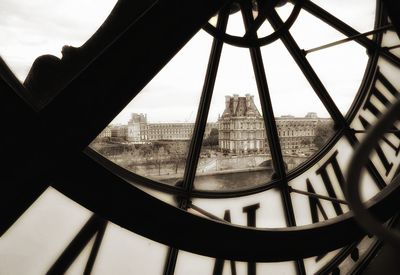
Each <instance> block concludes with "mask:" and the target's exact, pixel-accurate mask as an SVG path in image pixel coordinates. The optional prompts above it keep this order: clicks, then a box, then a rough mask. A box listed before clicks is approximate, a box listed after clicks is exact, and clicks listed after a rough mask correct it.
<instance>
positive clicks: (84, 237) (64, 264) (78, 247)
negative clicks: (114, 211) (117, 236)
mask: <svg viewBox="0 0 400 275" xmlns="http://www.w3.org/2000/svg"><path fill="white" fill-rule="evenodd" d="M106 227H107V221H105V220H103V219H101V218H100V217H98V216H96V215H93V216H92V217H91V218H90V219H89V220H88V221H87V222H86V224H85V225H84V226H83V227H82V229H81V231H79V233H78V234H77V235H76V236H75V238H74V239H73V240H72V241H71V243H70V244H69V245H68V246H67V247H66V248H65V250H64V252H63V253H62V254H61V256H60V257H58V259H57V260H56V262H55V263H54V264H53V266H52V267H51V268H50V269H49V271H48V272H47V273H46V274H48V275H49V274H64V273H65V272H66V271H67V270H68V268H69V267H70V266H71V265H72V263H73V262H74V261H75V260H76V258H77V257H78V256H79V254H80V253H81V252H82V250H83V249H84V248H85V247H86V246H87V245H88V243H89V242H90V240H91V239H92V238H93V237H94V236H95V235H96V238H95V241H94V244H93V246H92V249H91V252H90V255H89V258H88V260H87V263H86V266H85V270H84V273H83V274H85V275H86V274H90V273H91V271H92V268H93V265H94V262H95V260H96V257H97V253H98V251H99V248H100V245H101V242H102V240H103V236H104V232H105V230H106Z"/></svg>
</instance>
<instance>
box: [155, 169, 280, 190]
mask: <svg viewBox="0 0 400 275" xmlns="http://www.w3.org/2000/svg"><path fill="white" fill-rule="evenodd" d="M272 172H273V171H272V170H271V169H264V170H257V171H245V172H242V171H241V172H231V173H221V174H211V175H201V176H196V178H195V180H194V188H195V189H198V190H207V191H211V190H213V191H231V190H237V189H243V188H250V187H256V186H258V185H261V184H264V183H266V182H268V181H270V179H271V176H272ZM161 181H163V182H166V183H169V184H173V183H175V182H176V181H177V179H164V180H161Z"/></svg>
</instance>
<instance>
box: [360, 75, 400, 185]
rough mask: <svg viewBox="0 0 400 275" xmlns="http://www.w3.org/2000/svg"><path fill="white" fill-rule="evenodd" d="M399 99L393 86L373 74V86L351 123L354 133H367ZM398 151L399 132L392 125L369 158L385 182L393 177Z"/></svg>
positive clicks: (386, 79)
mask: <svg viewBox="0 0 400 275" xmlns="http://www.w3.org/2000/svg"><path fill="white" fill-rule="evenodd" d="M399 97H400V92H399V91H398V89H396V88H395V85H394V84H393V83H391V81H389V79H388V78H387V77H386V76H385V75H384V74H383V73H382V72H381V71H379V70H377V72H376V73H375V78H374V81H373V85H372V87H371V89H370V91H369V94H368V96H367V97H366V100H365V102H364V103H363V105H362V108H361V109H360V112H359V113H358V115H357V117H356V118H355V120H354V121H353V125H354V126H353V128H355V130H356V133H357V132H358V133H359V132H365V131H367V130H368V129H369V128H370V127H371V125H373V124H374V123H376V121H377V120H378V119H379V117H380V116H381V115H382V114H383V113H384V112H385V111H386V110H387V109H388V108H389V107H390V105H391V104H392V102H393V101H394V100H395V99H396V98H399ZM399 151H400V131H399V130H398V128H397V127H396V126H395V125H393V127H392V129H389V130H388V133H387V134H386V135H385V136H382V139H381V141H380V143H379V144H378V145H377V146H376V147H375V153H376V155H375V157H371V163H372V165H373V166H374V167H375V168H376V170H377V171H378V173H379V174H380V176H381V177H382V178H383V179H386V182H388V181H390V178H389V177H390V175H392V176H393V173H392V172H393V168H394V167H395V166H396V165H398V163H397V161H396V158H397V157H398V154H399Z"/></svg>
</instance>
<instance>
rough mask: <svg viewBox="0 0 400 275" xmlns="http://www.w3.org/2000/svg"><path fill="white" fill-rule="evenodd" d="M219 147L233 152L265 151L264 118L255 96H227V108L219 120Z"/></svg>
mask: <svg viewBox="0 0 400 275" xmlns="http://www.w3.org/2000/svg"><path fill="white" fill-rule="evenodd" d="M218 124H219V135H218V144H219V149H220V150H222V151H224V152H231V153H247V152H264V151H265V150H266V142H265V140H266V137H265V130H264V122H263V118H262V116H261V114H260V112H259V111H258V109H257V107H256V105H255V104H254V96H252V95H250V94H246V96H245V97H239V95H237V94H234V95H233V97H232V96H226V97H225V110H224V112H223V113H222V116H220V118H219V120H218Z"/></svg>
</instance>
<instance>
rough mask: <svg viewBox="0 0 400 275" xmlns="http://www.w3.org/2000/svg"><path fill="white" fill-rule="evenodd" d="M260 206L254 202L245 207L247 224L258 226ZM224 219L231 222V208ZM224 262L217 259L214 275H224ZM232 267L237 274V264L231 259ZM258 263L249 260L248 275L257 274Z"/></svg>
mask: <svg viewBox="0 0 400 275" xmlns="http://www.w3.org/2000/svg"><path fill="white" fill-rule="evenodd" d="M259 208H260V204H259V203H256V204H252V205H248V206H245V207H243V213H246V215H247V226H251V227H255V226H256V212H257V209H259ZM224 220H225V221H227V222H231V212H230V211H229V210H225V213H224ZM224 263H225V261H224V260H222V259H216V260H215V264H214V269H213V275H222V272H223V270H224ZM230 267H231V274H232V275H236V274H237V273H236V264H235V262H234V261H230ZM256 274H257V272H256V263H254V262H249V263H247V275H256Z"/></svg>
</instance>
